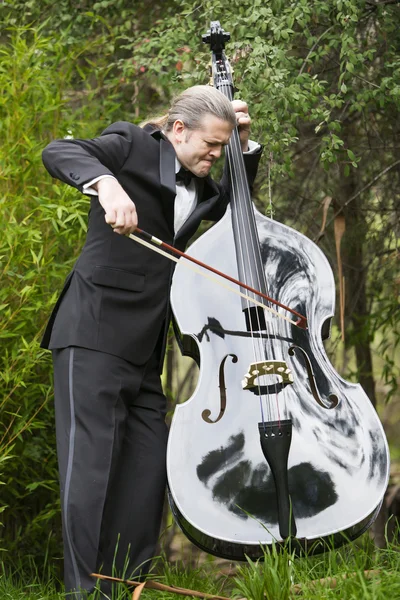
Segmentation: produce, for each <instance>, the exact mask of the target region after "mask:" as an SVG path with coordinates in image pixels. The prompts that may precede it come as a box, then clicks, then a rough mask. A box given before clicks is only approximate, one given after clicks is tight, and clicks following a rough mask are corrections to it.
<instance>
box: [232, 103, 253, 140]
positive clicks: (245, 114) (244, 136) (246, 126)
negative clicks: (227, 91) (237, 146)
mask: <svg viewBox="0 0 400 600" xmlns="http://www.w3.org/2000/svg"><path fill="white" fill-rule="evenodd" d="M232 106H233V110H234V111H235V113H236V120H237V124H238V127H239V135H240V143H241V145H242V151H243V152H247V150H248V149H249V135H250V124H251V119H250V115H249V107H248V106H247V104H246V102H244V101H243V100H232Z"/></svg>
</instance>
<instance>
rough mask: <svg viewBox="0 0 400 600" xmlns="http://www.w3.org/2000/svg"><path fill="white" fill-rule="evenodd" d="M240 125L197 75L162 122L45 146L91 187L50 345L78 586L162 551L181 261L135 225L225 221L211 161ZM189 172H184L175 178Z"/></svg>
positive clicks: (68, 547)
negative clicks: (169, 377)
mask: <svg viewBox="0 0 400 600" xmlns="http://www.w3.org/2000/svg"><path fill="white" fill-rule="evenodd" d="M237 123H238V124H239V130H240V137H241V144H242V148H243V150H244V151H245V152H247V151H248V149H249V141H248V137H249V128H250V117H249V115H248V110H247V105H246V104H245V103H244V102H241V101H234V102H233V103H230V102H229V101H228V100H227V98H226V97H225V96H224V95H223V94H221V93H220V92H219V91H217V90H215V89H214V88H211V87H208V86H195V87H193V88H189V89H188V90H186V91H185V92H183V94H181V95H180V96H179V97H178V98H177V99H176V100H175V101H174V103H173V104H172V106H171V108H170V111H169V113H168V115H166V116H165V117H163V118H161V119H159V120H158V121H154V122H153V125H147V126H145V127H144V128H140V127H136V126H134V125H132V124H130V123H125V122H119V123H115V124H113V125H111V126H110V127H108V128H107V129H106V130H105V131H104V132H103V133H102V134H101V136H100V137H99V138H95V139H91V140H73V139H72V140H71V139H69V140H58V141H55V142H52V143H51V144H50V145H49V146H48V147H47V148H46V149H45V151H44V153H43V161H44V164H45V166H46V168H47V169H48V171H49V172H50V174H51V175H53V176H54V177H57V178H59V179H61V180H62V181H64V182H65V183H68V184H69V185H72V186H74V187H76V188H78V189H79V190H80V191H82V192H84V193H87V194H91V195H92V199H91V208H90V213H89V227H88V233H87V238H86V242H85V245H84V248H83V250H82V253H81V255H80V257H79V258H78V260H77V262H76V264H75V266H74V269H73V271H72V273H70V275H69V276H68V278H67V281H66V284H65V286H64V289H63V291H62V293H61V296H60V298H59V300H58V302H57V304H56V307H55V309H54V311H53V314H52V316H51V318H50V321H49V324H48V326H47V329H46V333H45V336H44V339H43V342H42V345H43V347H46V348H50V349H52V351H53V363H54V383H55V407H56V433H57V452H58V460H59V470H60V486H61V507H62V518H63V539H64V563H65V566H64V570H65V586H66V590H67V591H71V592H72V591H78V590H84V591H88V592H90V591H91V590H93V587H94V581H93V578H92V577H91V576H90V574H91V573H92V572H94V571H96V569H100V568H102V571H103V573H105V574H111V571H112V565H113V564H115V566H116V569H117V571H118V572H119V573H122V571H123V570H124V566H125V573H126V575H127V576H129V577H132V576H133V575H134V574H136V575H138V574H141V575H143V574H144V573H146V572H147V570H148V568H149V561H150V559H151V558H152V557H153V556H154V554H155V548H156V543H157V538H158V535H159V527H160V521H161V513H162V505H163V498H164V490H165V480H166V475H165V450H166V442H167V430H166V425H165V421H164V417H165V404H166V402H165V396H164V395H163V392H162V388H161V383H160V370H161V368H160V367H161V366H162V359H163V355H164V349H165V337H166V332H167V328H168V321H169V310H168V296H169V287H170V283H171V276H172V268H171V264H170V261H168V259H166V258H165V257H163V256H160V255H159V254H156V253H154V252H151V251H150V250H149V249H147V248H144V247H143V246H141V245H139V244H136V243H135V242H133V241H132V240H130V239H129V238H128V237H126V236H125V235H124V234H128V233H130V232H132V231H134V229H135V227H136V226H137V224H138V221H139V224H140V227H141V228H143V229H144V230H146V231H148V232H150V233H152V234H153V235H155V236H157V237H158V238H161V239H163V240H164V241H166V242H168V243H170V244H174V245H175V246H176V247H178V248H180V249H183V248H185V246H186V244H187V242H188V240H189V238H190V237H191V236H192V235H193V234H194V233H195V231H196V229H197V227H198V226H199V224H200V221H201V220H202V219H211V220H217V219H219V218H220V217H221V216H222V215H223V214H224V212H225V209H226V206H227V203H228V201H229V184H228V177H227V174H226V173H225V175H224V177H223V179H222V181H221V184H220V185H217V184H216V183H215V182H214V181H213V180H212V179H211V178H210V177H209V172H210V170H211V167H212V165H213V164H214V162H215V161H216V160H217V158H219V156H220V155H221V152H222V148H223V146H224V145H226V144H227V143H228V141H229V138H230V135H231V133H232V130H233V128H234V127H235V125H236V124H237ZM259 157H260V149H259V147H258V148H256V149H255V153H253V154H251V153H248V154H246V155H245V163H246V168H247V173H248V178H249V182H250V183H252V181H253V180H254V177H255V174H256V171H257V165H258V161H259ZM182 169H183V178H184V180H185V181H182V178H180V179H179V178H178V179H177V178H176V173H177V172H180V171H181V170H182ZM178 174H179V173H178ZM191 175H194V176H195V177H194V178H192V179H190V176H191ZM110 225H111V227H110ZM118 234H119V235H118ZM114 560H115V562H114ZM76 597H78V598H79V593H78V594H75V595H74V598H76Z"/></svg>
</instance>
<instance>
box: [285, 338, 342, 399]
mask: <svg viewBox="0 0 400 600" xmlns="http://www.w3.org/2000/svg"><path fill="white" fill-rule="evenodd" d="M296 350H298V351H299V352H300V353H301V356H302V357H303V360H304V364H305V367H306V370H307V375H308V381H309V384H310V388H311V393H312V395H313V396H314V399H315V400H316V402H317V403H318V404H319V405H320V406H321V407H322V408H325V409H326V410H330V409H332V408H336V406H337V405H338V404H339V398H338V397H337V396H336V394H329V396H328V398H329V400H330V402H331V404H330V406H327V405H326V404H324V402H323V401H322V400H321V398H320V395H319V393H318V389H317V385H316V383H315V376H314V372H313V370H312V366H311V361H310V359H309V358H308V354H307V352H305V351H304V350H303V348H300V346H290V348H289V354H290V356H293V355H294V354H296Z"/></svg>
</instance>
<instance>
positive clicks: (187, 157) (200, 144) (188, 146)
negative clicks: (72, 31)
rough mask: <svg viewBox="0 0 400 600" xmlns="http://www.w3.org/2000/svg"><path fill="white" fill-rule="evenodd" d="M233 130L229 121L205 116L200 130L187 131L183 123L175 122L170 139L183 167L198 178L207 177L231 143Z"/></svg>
mask: <svg viewBox="0 0 400 600" xmlns="http://www.w3.org/2000/svg"><path fill="white" fill-rule="evenodd" d="M232 130H233V127H232V125H231V124H230V123H229V122H228V121H223V120H222V119H218V117H215V116H214V115H205V117H204V118H203V120H202V122H201V127H200V128H199V129H187V128H186V127H185V125H184V124H183V123H182V121H175V123H174V128H173V131H172V134H173V137H172V139H171V138H170V139H171V141H172V143H173V145H174V148H175V152H176V155H177V157H178V160H179V162H180V163H181V165H182V166H183V167H185V169H188V170H189V171H191V172H192V173H194V174H195V175H197V176H198V177H206V176H207V175H208V173H209V172H210V169H211V167H212V165H213V164H214V163H215V161H216V160H217V159H218V158H219V157H220V156H221V152H222V148H223V147H224V146H226V145H227V143H228V142H229V138H230V137H231V134H232Z"/></svg>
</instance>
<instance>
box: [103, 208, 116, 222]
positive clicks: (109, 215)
mask: <svg viewBox="0 0 400 600" xmlns="http://www.w3.org/2000/svg"><path fill="white" fill-rule="evenodd" d="M116 218H117V215H116V212H115V210H108V211H107V212H106V214H105V215H104V219H105V221H106V223H108V225H114V224H115V220H116Z"/></svg>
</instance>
